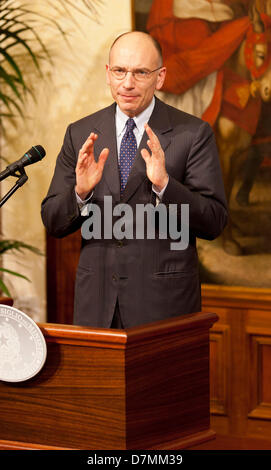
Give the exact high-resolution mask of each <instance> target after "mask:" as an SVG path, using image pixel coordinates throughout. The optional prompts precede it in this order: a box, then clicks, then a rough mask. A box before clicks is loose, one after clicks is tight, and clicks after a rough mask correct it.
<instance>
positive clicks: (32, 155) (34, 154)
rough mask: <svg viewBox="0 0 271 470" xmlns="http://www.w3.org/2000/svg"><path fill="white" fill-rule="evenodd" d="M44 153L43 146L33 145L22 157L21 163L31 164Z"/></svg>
mask: <svg viewBox="0 0 271 470" xmlns="http://www.w3.org/2000/svg"><path fill="white" fill-rule="evenodd" d="M45 155H46V152H45V150H44V148H43V147H42V146H41V145H33V147H31V149H30V150H28V151H27V152H26V153H25V154H24V156H23V157H22V160H23V165H24V166H27V165H31V164H32V163H36V162H38V161H40V160H42V159H43V158H44V157H45Z"/></svg>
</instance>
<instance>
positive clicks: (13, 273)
mask: <svg viewBox="0 0 271 470" xmlns="http://www.w3.org/2000/svg"><path fill="white" fill-rule="evenodd" d="M0 271H2V272H4V273H8V274H12V276H17V277H21V278H22V279H25V280H26V281H28V282H31V281H30V279H28V277H26V276H24V275H23V274H20V273H17V272H16V271H11V270H10V269H6V268H0Z"/></svg>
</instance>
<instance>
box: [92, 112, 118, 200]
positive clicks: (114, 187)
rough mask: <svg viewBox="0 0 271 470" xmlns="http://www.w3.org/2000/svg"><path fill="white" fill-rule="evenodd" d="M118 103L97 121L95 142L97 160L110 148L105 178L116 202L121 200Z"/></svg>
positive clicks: (104, 172)
mask: <svg viewBox="0 0 271 470" xmlns="http://www.w3.org/2000/svg"><path fill="white" fill-rule="evenodd" d="M115 110H116V105H115V103H113V104H112V105H111V106H110V107H109V108H107V109H106V111H105V112H104V113H103V114H102V116H101V119H100V121H98V122H97V123H96V128H95V131H96V132H97V134H98V135H99V138H98V139H97V141H96V142H95V147H94V153H95V159H96V161H97V160H98V158H99V155H100V153H101V151H102V149H103V148H106V147H107V148H109V156H108V158H107V160H106V162H105V166H104V171H103V178H104V179H105V181H106V184H107V185H108V188H109V190H110V192H111V194H112V196H113V198H114V199H115V201H116V202H119V200H120V176H119V168H118V154H117V139H116V123H115Z"/></svg>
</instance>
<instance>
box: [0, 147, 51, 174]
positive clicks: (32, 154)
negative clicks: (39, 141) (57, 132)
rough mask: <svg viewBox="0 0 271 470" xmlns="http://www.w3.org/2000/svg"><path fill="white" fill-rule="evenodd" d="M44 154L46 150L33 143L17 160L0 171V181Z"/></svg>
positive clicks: (34, 161) (39, 158)
mask: <svg viewBox="0 0 271 470" xmlns="http://www.w3.org/2000/svg"><path fill="white" fill-rule="evenodd" d="M45 155H46V152H45V150H44V148H43V147H42V146H41V145H33V147H31V149H30V150H28V151H27V152H26V153H25V154H24V155H23V156H22V157H21V158H20V159H19V160H17V161H16V162H13V163H11V164H10V165H8V166H7V168H6V169H5V170H4V171H2V172H1V173H0V181H1V180H3V179H5V178H7V177H8V176H14V174H15V173H16V171H20V170H22V169H23V168H24V167H25V166H27V165H32V163H36V162H38V161H40V160H42V159H43V158H44V157H45ZM15 176H16V175H15Z"/></svg>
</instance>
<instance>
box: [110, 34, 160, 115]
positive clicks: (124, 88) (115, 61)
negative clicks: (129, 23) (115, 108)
mask: <svg viewBox="0 0 271 470" xmlns="http://www.w3.org/2000/svg"><path fill="white" fill-rule="evenodd" d="M160 65H161V64H160V63H159V57H158V53H157V51H156V49H155V46H154V45H153V43H152V41H151V40H150V39H149V38H148V37H146V36H145V35H142V34H140V33H134V34H128V35H126V36H124V37H122V38H120V39H119V40H118V41H117V42H116V44H115V45H114V46H113V48H112V50H111V54H110V63H109V65H107V66H106V76H107V84H108V85H109V86H110V88H111V93H112V96H113V98H114V100H115V101H116V103H117V104H118V105H119V107H120V109H121V110H122V111H123V112H124V113H125V114H127V116H129V117H134V116H137V115H138V114H140V113H141V112H142V111H144V109H146V108H147V106H148V105H149V104H150V102H151V100H152V98H153V95H154V92H155V90H159V89H160V88H161V87H162V85H163V83H164V79H165V73H166V69H165V67H162V68H160V69H159V70H157V71H155V72H153V73H152V74H150V75H149V76H147V77H146V79H145V80H140V81H139V80H136V78H135V77H134V76H133V75H132V74H131V73H127V75H126V77H125V78H123V79H121V80H119V79H117V78H115V77H114V76H113V74H112V73H111V72H110V70H109V67H110V68H112V67H114V68H115V67H117V68H120V69H126V70H129V71H136V70H137V71H138V70H142V71H152V70H154V69H157V68H158V67H159V66H160Z"/></svg>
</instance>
